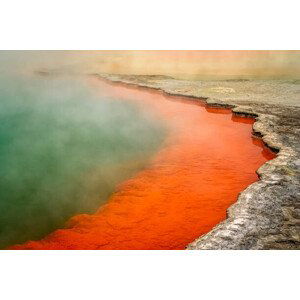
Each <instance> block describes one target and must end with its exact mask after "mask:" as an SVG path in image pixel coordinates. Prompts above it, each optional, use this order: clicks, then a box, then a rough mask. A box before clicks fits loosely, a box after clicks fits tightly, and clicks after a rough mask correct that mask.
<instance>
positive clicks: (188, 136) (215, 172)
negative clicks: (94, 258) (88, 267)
mask: <svg viewBox="0 0 300 300" xmlns="http://www.w3.org/2000/svg"><path fill="white" fill-rule="evenodd" d="M93 84H94V88H95V90H96V89H98V90H99V91H101V92H102V93H106V94H107V95H110V96H111V97H115V98H117V99H122V100H123V101H124V103H130V104H134V105H135V106H136V107H137V108H138V109H139V111H140V112H148V113H155V114H157V115H158V118H157V121H159V120H160V121H164V122H165V123H167V124H168V135H167V138H166V141H165V142H164V143H163V144H162V145H161V147H160V148H159V150H158V151H157V152H156V154H155V156H154V157H153V158H152V159H151V161H150V163H149V165H148V166H147V168H145V169H143V170H141V171H139V172H137V173H136V174H135V176H133V177H132V178H131V179H129V180H125V181H124V182H122V184H120V185H118V187H117V190H116V192H115V193H113V194H112V196H111V197H110V199H109V201H108V202H107V203H106V204H105V205H104V206H101V207H100V208H99V210H98V211H97V213H96V214H93V215H77V216H75V217H73V218H72V219H71V220H70V221H69V222H68V225H67V228H66V229H64V230H57V231H55V232H53V233H52V234H50V235H48V236H46V237H45V238H44V239H42V240H41V241H36V242H34V241H31V242H28V243H26V244H24V245H20V246H16V247H14V248H15V249H184V248H185V247H186V245H187V244H189V243H190V242H192V241H193V240H194V239H195V238H197V237H199V236H201V235H202V234H205V233H207V232H208V231H210V230H211V229H212V228H213V227H214V226H215V225H216V224H218V223H219V222H220V221H222V220H224V219H225V218H226V209H227V208H228V207H229V206H230V205H231V204H233V203H234V202H235V201H236V200H237V197H238V194H239V193H240V192H241V191H242V190H243V189H245V188H246V187H247V186H248V185H249V184H251V183H253V182H255V181H256V180H258V177H257V175H256V173H255V171H256V170H257V169H258V168H259V167H260V166H261V165H262V164H263V163H264V162H266V161H267V160H269V159H271V158H273V157H274V155H273V154H272V153H271V152H269V151H268V149H266V148H264V146H263V144H262V142H261V141H260V140H257V139H254V138H252V135H251V131H252V124H253V122H254V120H252V119H247V118H238V117H234V116H233V115H232V113H231V111H230V110H225V109H217V108H207V107H206V106H205V105H204V104H203V103H202V102H200V101H197V100H195V101H192V100H191V99H190V98H184V97H173V96H166V95H164V94H162V93H160V92H157V91H151V90H147V89H138V88H133V87H128V86H124V85H120V84H108V83H105V82H101V81H99V80H95V81H94V82H93Z"/></svg>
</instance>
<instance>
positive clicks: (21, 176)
mask: <svg viewBox="0 0 300 300" xmlns="http://www.w3.org/2000/svg"><path fill="white" fill-rule="evenodd" d="M164 134H165V131H164V126H163V124H161V123H159V122H158V121H157V120H154V119H153V117H151V116H148V115H145V113H141V112H140V111H139V110H138V109H137V108H136V107H135V106H133V105H131V104H129V103H125V102H122V101H119V100H118V99H110V98H108V97H105V96H99V95H97V94H96V93H94V92H93V91H92V88H91V87H89V86H88V85H87V84H86V83H85V81H84V80H83V79H80V78H77V79H63V78H50V77H49V78H42V77H38V76H37V77H34V76H33V77H26V78H25V77H24V78H23V77H19V76H18V77H11V78H5V77H3V76H2V78H0V166H1V167H0V248H5V247H7V246H9V245H12V244H16V243H22V242H24V241H27V240H31V239H39V238H41V237H43V236H44V235H46V234H47V233H49V232H51V231H53V230H55V229H56V228H59V227H61V226H63V224H64V223H65V222H66V220H67V219H68V218H70V217H71V216H73V215H75V214H78V213H93V212H95V211H96V210H97V208H98V207H99V206H100V205H101V204H102V203H104V202H105V201H106V200H107V198H108V197H109V195H111V193H112V192H113V191H114V189H115V186H116V184H117V183H119V182H120V181H122V180H124V179H126V178H128V177H130V176H131V175H132V174H134V173H135V172H136V171H137V170H139V169H141V168H143V167H144V166H145V165H146V164H147V162H148V161H149V158H150V157H151V155H152V154H153V153H154V152H155V151H156V150H157V149H158V147H159V146H160V144H161V142H162V141H163V138H164Z"/></svg>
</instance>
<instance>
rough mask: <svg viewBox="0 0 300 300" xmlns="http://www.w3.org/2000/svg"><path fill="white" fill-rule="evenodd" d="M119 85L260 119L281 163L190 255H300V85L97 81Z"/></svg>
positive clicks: (263, 172)
mask: <svg viewBox="0 0 300 300" xmlns="http://www.w3.org/2000/svg"><path fill="white" fill-rule="evenodd" d="M96 76H99V77H100V78H104V79H107V80H110V81H113V82H122V83H126V84H133V85H136V86H141V87H147V88H154V89H158V90H161V91H163V92H165V93H166V94H170V95H181V96H188V97H193V98H201V99H202V100H204V101H205V102H206V103H207V105H208V106H217V107H226V108H231V109H232V111H233V113H234V114H237V115H241V116H251V117H254V118H255V123H254V125H253V133H254V135H256V136H258V137H260V138H261V139H262V141H263V142H264V143H265V144H266V145H267V146H268V147H269V148H271V149H273V150H274V151H276V152H277V153H278V154H277V157H276V158H275V159H273V160H271V161H268V162H266V163H265V164H264V165H263V166H261V167H260V168H259V169H258V170H257V174H258V176H259V179H260V180H259V181H257V182H255V183H253V184H251V185H250V186H248V187H247V188H246V189H245V190H244V191H243V192H241V193H240V195H239V197H238V200H237V202H236V203H235V204H233V205H231V206H230V208H229V209H228V211H227V219H226V220H225V221H223V222H221V223H220V224H218V225H217V226H215V227H214V228H213V229H212V230H211V231H210V232H209V233H207V234H204V235H203V236H200V237H199V238H197V239H196V240H195V241H194V242H192V243H191V244H189V245H188V246H187V249H300V142H299V141H300V99H299V93H300V85H299V82H298V81H286V80H285V81H250V80H249V81H248V80H247V81H238V80H234V81H228V80H227V81H209V82H207V81H185V80H176V79H172V78H169V77H161V76H159V77H156V76H126V75H103V74H101V75H96Z"/></svg>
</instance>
